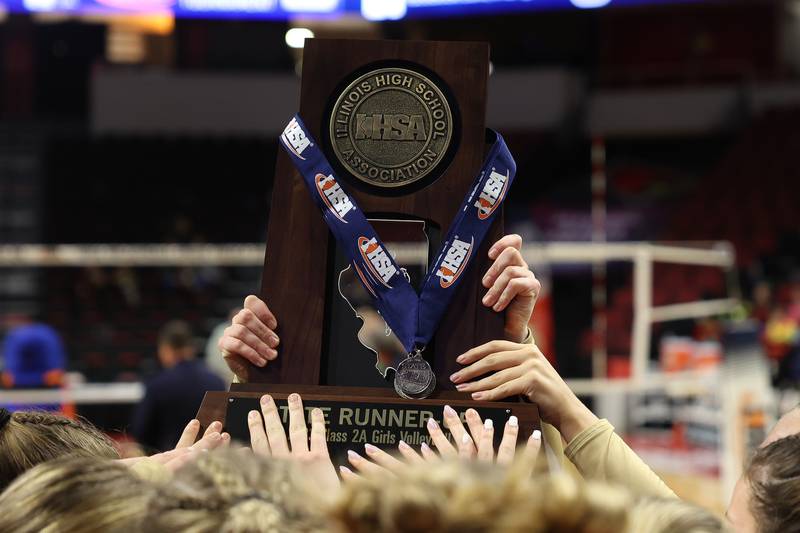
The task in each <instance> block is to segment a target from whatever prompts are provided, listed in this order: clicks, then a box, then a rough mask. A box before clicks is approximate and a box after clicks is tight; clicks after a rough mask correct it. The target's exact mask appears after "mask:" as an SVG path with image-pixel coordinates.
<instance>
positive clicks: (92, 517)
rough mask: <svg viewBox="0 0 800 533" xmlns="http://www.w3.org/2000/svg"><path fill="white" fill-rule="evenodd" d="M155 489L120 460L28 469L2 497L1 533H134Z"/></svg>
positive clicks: (76, 460) (60, 462)
mask: <svg viewBox="0 0 800 533" xmlns="http://www.w3.org/2000/svg"><path fill="white" fill-rule="evenodd" d="M151 490H152V489H151V488H150V485H149V484H147V483H146V482H144V481H142V480H140V479H139V478H138V477H136V475H135V474H134V473H132V472H131V471H130V469H129V468H127V467H126V466H124V465H122V464H119V463H118V462H116V461H110V460H108V459H92V458H88V457H66V458H61V459H56V460H53V461H50V462H47V463H42V464H40V465H38V466H36V467H34V468H32V469H30V470H29V471H27V472H26V473H24V474H23V475H21V476H20V477H18V478H17V479H16V480H15V481H14V482H13V483H12V484H11V485H10V486H9V487H8V489H6V491H5V492H3V494H2V495H0V509H3V512H2V513H0V531H4V532H5V531H9V532H10V531H13V532H15V533H34V532H36V533H38V532H58V533H95V532H98V533H99V532H117V531H120V532H121V531H135V530H138V529H139V527H140V523H141V519H142V517H143V516H144V512H145V508H146V505H147V501H148V499H149V497H150V496H149V494H150V492H151Z"/></svg>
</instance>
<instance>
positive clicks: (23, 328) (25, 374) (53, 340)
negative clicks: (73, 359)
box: [2, 317, 66, 410]
mask: <svg viewBox="0 0 800 533" xmlns="http://www.w3.org/2000/svg"><path fill="white" fill-rule="evenodd" d="M20 321H21V325H19V326H16V327H14V328H12V329H11V330H10V331H9V332H8V335H7V336H6V339H5V342H4V344H3V354H4V359H5V368H4V370H3V373H2V383H3V386H4V387H5V388H9V389H10V388H50V387H59V386H61V384H62V380H63V378H64V368H65V365H66V354H65V352H64V345H63V344H62V342H61V337H60V336H59V334H58V332H56V330H54V329H53V328H51V327H50V326H48V325H46V324H37V323H34V322H32V321H31V320H30V319H29V318H28V317H25V318H22V319H20ZM7 407H10V408H11V410H15V409H22V408H38V409H47V410H58V409H59V408H60V407H61V406H60V405H51V404H47V405H26V406H7Z"/></svg>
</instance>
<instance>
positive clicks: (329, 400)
mask: <svg viewBox="0 0 800 533" xmlns="http://www.w3.org/2000/svg"><path fill="white" fill-rule="evenodd" d="M293 392H296V393H298V394H300V396H301V397H302V398H303V406H304V408H305V410H306V421H307V422H308V423H310V420H311V416H310V415H311V409H313V408H314V407H319V408H320V409H322V410H323V413H324V414H325V419H326V429H327V431H328V433H327V439H328V449H329V451H330V454H331V457H332V458H333V460H334V463H335V464H346V462H347V459H346V457H347V450H354V451H356V452H359V453H361V452H363V450H364V444H372V445H374V446H377V447H379V448H382V449H383V450H385V451H387V452H389V453H392V452H393V451H396V450H397V445H398V444H399V442H400V440H403V441H404V442H405V443H406V444H408V445H410V446H412V447H414V448H416V449H419V446H420V445H421V444H422V443H423V442H425V443H426V444H428V445H430V446H431V447H432V448H433V447H434V446H433V444H432V443H431V440H430V438H429V435H428V430H427V428H426V422H427V419H428V418H434V419H435V420H436V421H437V422H439V424H440V425H441V426H442V429H443V430H444V432H445V434H446V435H447V436H448V438H450V440H451V442H452V437H451V436H450V434H449V431H448V430H447V428H446V427H444V426H443V425H442V409H443V408H444V406H445V405H450V406H451V407H452V408H453V409H455V410H456V411H457V412H458V413H459V414H460V415H461V418H462V421H463V418H464V413H465V412H466V410H467V409H468V408H473V409H475V410H477V411H478V413H479V414H480V415H481V418H482V419H486V418H491V419H492V421H493V423H494V426H495V428H496V429H495V433H494V438H495V447H496V446H497V445H498V444H499V443H500V439H501V437H502V435H503V427H504V426H505V423H506V421H507V420H508V418H509V417H510V416H511V415H514V416H516V417H517V418H518V419H519V427H520V431H519V440H520V441H522V440H523V439H525V438H526V437H528V436H529V435H530V434H531V432H532V431H533V430H534V429H536V428H539V427H540V426H539V410H538V409H537V408H536V406H535V405H533V404H528V403H522V402H477V401H475V400H472V399H471V398H470V397H469V395H468V394H465V393H460V392H453V391H440V392H438V393H435V394H434V395H433V397H431V398H428V399H425V400H406V399H404V398H400V397H399V396H397V394H395V393H394V391H392V390H391V389H380V388H370V387H331V386H322V385H320V386H309V385H265V384H263V383H233V384H232V385H231V390H230V391H229V392H216V391H215V392H207V393H206V396H205V398H204V399H203V405H202V407H201V409H200V411H199V412H198V414H197V418H198V419H199V420H200V423H201V425H202V426H203V428H206V427H208V425H209V424H210V423H211V422H213V421H215V420H219V421H220V422H222V424H223V427H224V428H225V431H227V432H228V433H230V434H231V437H232V438H233V439H234V440H236V441H240V442H243V443H247V442H249V440H250V435H249V431H248V429H247V413H248V412H249V411H251V410H256V411H259V412H260V407H259V403H258V402H259V398H261V396H262V395H264V394H270V395H271V396H272V397H273V398H274V399H275V401H276V403H277V405H278V409H279V411H280V413H281V421H282V422H283V424H284V427H285V428H286V429H287V430H288V424H289V418H288V416H289V414H288V407H287V404H286V398H287V397H288V396H289V394H291V393H293ZM465 427H466V425H465ZM453 444H454V446H455V445H456V443H453ZM362 455H363V454H362Z"/></svg>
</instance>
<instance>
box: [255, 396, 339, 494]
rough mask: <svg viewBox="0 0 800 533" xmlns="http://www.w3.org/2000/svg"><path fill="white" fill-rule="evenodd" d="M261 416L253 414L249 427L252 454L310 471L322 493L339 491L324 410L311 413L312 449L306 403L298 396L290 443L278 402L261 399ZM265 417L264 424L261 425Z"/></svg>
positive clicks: (293, 406)
mask: <svg viewBox="0 0 800 533" xmlns="http://www.w3.org/2000/svg"><path fill="white" fill-rule="evenodd" d="M260 403H261V413H259V412H258V411H250V413H249V414H248V417H247V425H248V427H249V428H250V445H251V447H252V448H253V452H254V453H257V454H260V455H265V456H271V457H278V458H283V459H288V460H291V461H296V462H297V463H299V464H301V465H302V468H304V469H306V470H307V471H308V474H309V476H310V477H311V478H312V479H314V480H315V481H316V482H317V483H318V484H319V487H320V489H321V490H322V493H323V494H324V493H325V490H331V489H338V487H339V476H337V475H336V469H335V468H334V466H333V463H332V462H331V458H330V454H329V453H328V442H327V440H326V439H325V417H324V415H323V413H322V410H321V409H312V411H311V439H310V440H311V445H310V446H309V436H308V428H307V425H306V418H305V409H303V400H302V398H300V395H299V394H290V395H289V398H288V403H289V439H288V441H287V439H286V431H284V429H283V424H281V419H280V414H279V412H278V407H277V405H275V400H274V399H273V398H272V397H271V396H270V395H268V394H265V395H264V396H262V397H261V402H260ZM262 416H263V421H262Z"/></svg>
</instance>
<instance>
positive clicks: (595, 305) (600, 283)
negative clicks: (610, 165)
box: [592, 137, 608, 378]
mask: <svg viewBox="0 0 800 533" xmlns="http://www.w3.org/2000/svg"><path fill="white" fill-rule="evenodd" d="M606 237H607V236H606V143H605V140H604V139H603V138H602V137H596V138H595V139H593V140H592V243H594V244H604V243H605V242H606ZM606 300H607V288H606V261H605V260H602V261H594V262H593V263H592V376H594V377H596V378H605V377H606V376H607V375H608V350H607V342H606V340H607V339H606V326H607V322H606V305H607V301H606Z"/></svg>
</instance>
